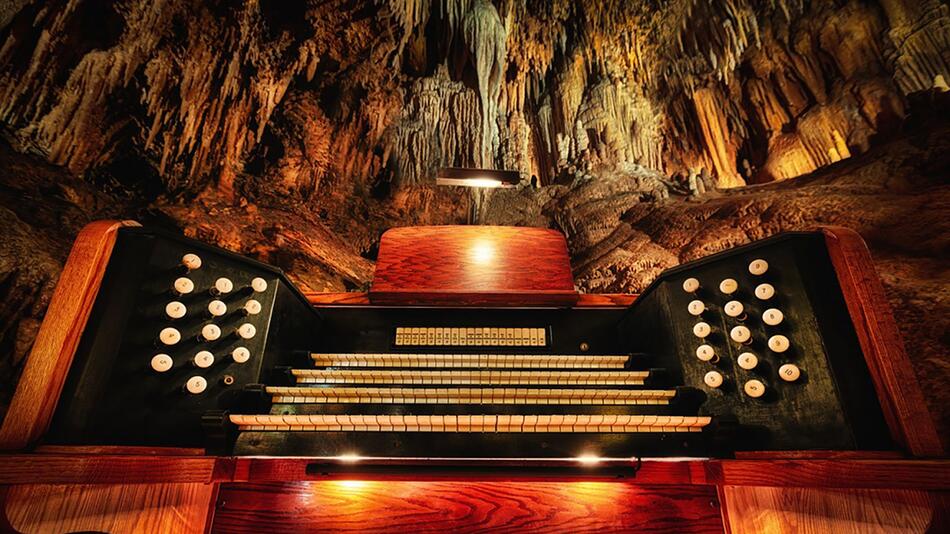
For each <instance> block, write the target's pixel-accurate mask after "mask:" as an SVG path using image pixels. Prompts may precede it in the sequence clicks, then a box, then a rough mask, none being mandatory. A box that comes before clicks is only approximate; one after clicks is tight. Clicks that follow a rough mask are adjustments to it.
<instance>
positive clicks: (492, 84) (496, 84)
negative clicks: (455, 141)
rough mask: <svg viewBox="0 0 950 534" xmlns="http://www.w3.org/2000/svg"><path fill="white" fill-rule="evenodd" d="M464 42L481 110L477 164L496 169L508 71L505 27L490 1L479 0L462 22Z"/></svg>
mask: <svg viewBox="0 0 950 534" xmlns="http://www.w3.org/2000/svg"><path fill="white" fill-rule="evenodd" d="M463 24H464V31H465V43H466V44H467V45H468V49H469V52H471V54H472V56H473V57H474V58H475V71H476V74H477V76H478V94H479V97H480V99H481V111H482V121H481V122H482V127H481V132H482V143H481V152H480V154H479V160H478V164H479V165H480V166H482V167H488V168H491V167H494V159H495V158H494V155H495V153H496V152H497V149H498V143H499V140H498V126H497V116H498V97H499V95H500V94H501V82H502V80H503V76H504V69H505V56H506V49H505V41H506V38H507V35H506V33H505V27H504V25H503V24H502V23H501V19H500V18H499V17H498V11H496V10H495V6H493V5H492V4H491V3H490V2H488V0H476V1H475V4H474V5H473V6H472V7H471V8H470V9H469V11H468V13H466V15H465V19H464V21H463Z"/></svg>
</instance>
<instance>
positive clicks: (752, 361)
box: [736, 352, 759, 371]
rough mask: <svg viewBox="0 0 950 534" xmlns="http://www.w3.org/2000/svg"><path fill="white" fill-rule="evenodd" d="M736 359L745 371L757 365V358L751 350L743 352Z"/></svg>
mask: <svg viewBox="0 0 950 534" xmlns="http://www.w3.org/2000/svg"><path fill="white" fill-rule="evenodd" d="M736 361H737V362H738V363H739V367H741V368H743V369H745V370H746V371H751V370H752V369H755V366H757V365H759V358H758V357H756V355H755V354H752V353H751V352H743V353H742V354H740V355H739V358H738V359H737V360H736Z"/></svg>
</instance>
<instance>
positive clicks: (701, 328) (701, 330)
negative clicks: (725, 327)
mask: <svg viewBox="0 0 950 534" xmlns="http://www.w3.org/2000/svg"><path fill="white" fill-rule="evenodd" d="M710 332H712V327H710V326H709V324H708V323H704V322H702V321H700V322H698V323H696V325H695V326H693V334H695V335H696V337H706V336H708V335H709V333H710Z"/></svg>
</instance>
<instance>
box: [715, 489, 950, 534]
mask: <svg viewBox="0 0 950 534" xmlns="http://www.w3.org/2000/svg"><path fill="white" fill-rule="evenodd" d="M719 495H720V499H721V500H722V506H723V509H724V510H725V514H724V522H725V524H726V527H727V530H728V531H729V532H734V533H736V534H739V533H745V532H768V533H775V534H780V533H786V532H788V533H815V534H826V533H829V532H833V533H835V534H852V533H853V534H859V533H860V534H866V533H877V532H879V533H882V534H884V533H887V534H893V533H908V534H909V533H924V532H948V531H950V526H948V524H947V517H946V511H947V508H946V507H947V502H946V499H945V498H944V497H943V496H941V495H938V494H928V493H927V492H924V491H907V490H849V491H841V490H830V489H815V488H757V487H737V486H725V487H723V488H722V491H721V492H720V494H719Z"/></svg>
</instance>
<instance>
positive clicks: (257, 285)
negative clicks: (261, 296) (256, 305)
mask: <svg viewBox="0 0 950 534" xmlns="http://www.w3.org/2000/svg"><path fill="white" fill-rule="evenodd" d="M251 289H253V290H254V291H256V292H258V293H263V292H265V291H267V280H264V279H263V278H261V277H260V276H258V277H257V278H255V279H253V280H251Z"/></svg>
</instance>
